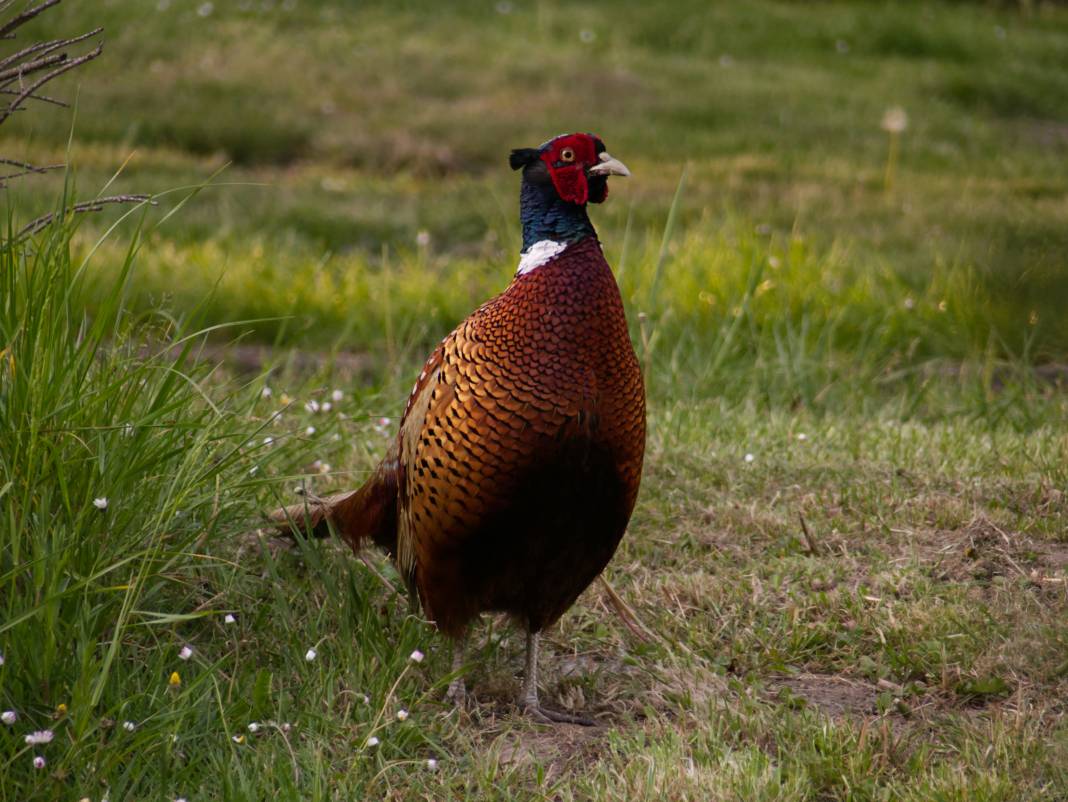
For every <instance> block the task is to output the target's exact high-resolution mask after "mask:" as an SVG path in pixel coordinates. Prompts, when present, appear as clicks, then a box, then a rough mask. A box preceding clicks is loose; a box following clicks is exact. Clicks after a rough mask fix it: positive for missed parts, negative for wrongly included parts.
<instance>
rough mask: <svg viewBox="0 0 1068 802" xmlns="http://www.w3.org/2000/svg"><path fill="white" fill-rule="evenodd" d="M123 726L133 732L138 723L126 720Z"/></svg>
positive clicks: (127, 730)
mask: <svg viewBox="0 0 1068 802" xmlns="http://www.w3.org/2000/svg"><path fill="white" fill-rule="evenodd" d="M122 728H123V729H124V730H126V732H133V731H134V730H136V729H137V725H136V724H134V723H133V722H132V721H124V722H122Z"/></svg>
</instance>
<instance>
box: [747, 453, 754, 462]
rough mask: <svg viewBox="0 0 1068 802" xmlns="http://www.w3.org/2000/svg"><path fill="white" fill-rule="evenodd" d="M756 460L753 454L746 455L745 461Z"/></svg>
mask: <svg viewBox="0 0 1068 802" xmlns="http://www.w3.org/2000/svg"><path fill="white" fill-rule="evenodd" d="M755 459H756V457H754V456H753V455H752V454H746V455H745V461H746V462H752V461H753V460H755Z"/></svg>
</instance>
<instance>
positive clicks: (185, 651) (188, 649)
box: [178, 646, 193, 660]
mask: <svg viewBox="0 0 1068 802" xmlns="http://www.w3.org/2000/svg"><path fill="white" fill-rule="evenodd" d="M192 656H193V647H192V646H183V647H182V650H181V651H180V652H178V659H179V660H188V659H189V658H190V657H192Z"/></svg>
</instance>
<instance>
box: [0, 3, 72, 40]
mask: <svg viewBox="0 0 1068 802" xmlns="http://www.w3.org/2000/svg"><path fill="white" fill-rule="evenodd" d="M61 2H62V0H44V2H43V3H41V5H39V6H34V7H33V8H27V9H26V10H25V11H23V12H22V13H21V14H18V15H16V16H15V17H13V18H12V19H10V20H8V22H7V23H5V24H4V25H0V36H4V35H6V34H9V33H11V32H12V31H13V30H15V29H16V28H18V27H20V26H22V25H25V24H26V23H27V22H29V21H30V20H32V19H33V18H34V17H36V16H37V15H38V14H40V13H41V12H42V11H47V10H48V9H50V8H51V7H52V6H54V5H58V4H59V3H61Z"/></svg>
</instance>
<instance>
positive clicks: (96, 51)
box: [0, 45, 104, 124]
mask: <svg viewBox="0 0 1068 802" xmlns="http://www.w3.org/2000/svg"><path fill="white" fill-rule="evenodd" d="M103 50H104V46H103V45H97V46H96V47H94V48H93V49H92V50H90V51H89V52H88V53H86V54H85V55H84V56H79V57H78V58H75V59H71V60H70V61H68V62H66V63H64V64H63V66H61V67H58V68H57V69H54V70H52V72H50V73H48V74H47V75H44V76H43V77H41V78H38V79H37V80H36V81H35V82H34V83H32V84H30V86H29V87H27V88H26V90H25V91H24V92H22V94H20V95H19V96H18V97H16V98H15V99H14V100H12V101H11V103H10V104H8V107H7V110H6V111H3V112H0V124H3V122H4V120H6V119H7V118H8V117H10V116H11V114H12V113H13V112H14V111H15V110H16V109H17V108H18V107H19V106H21V105H22V103H23V102H24V101H25V100H26V98H28V97H29V96H30V95H32V94H33V93H34V92H35V91H36V90H38V89H40V88H41V87H42V86H44V85H45V84H46V83H48V82H49V81H51V80H52V79H53V78H56V77H58V76H60V75H62V74H63V73H65V72H67V71H69V70H73V69H74V68H75V67H77V66H79V65H81V64H84V63H85V62H87V61H92V60H93V59H95V58H96V57H97V56H99V55H100V54H101V53H102V52H103Z"/></svg>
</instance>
